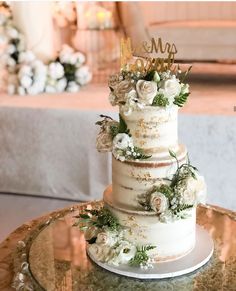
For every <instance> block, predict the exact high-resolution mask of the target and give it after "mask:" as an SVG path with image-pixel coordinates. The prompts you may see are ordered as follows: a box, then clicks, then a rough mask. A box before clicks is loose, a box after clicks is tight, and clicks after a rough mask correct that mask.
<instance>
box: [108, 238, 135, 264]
mask: <svg viewBox="0 0 236 291" xmlns="http://www.w3.org/2000/svg"><path fill="white" fill-rule="evenodd" d="M136 251H137V249H136V246H134V245H132V244H131V243H130V242H128V241H123V242H122V243H121V244H120V245H119V246H118V248H117V249H116V254H117V256H116V257H115V258H114V259H113V260H112V261H111V262H112V264H114V265H119V264H127V263H129V261H130V260H131V259H132V258H133V257H134V256H135V254H136Z"/></svg>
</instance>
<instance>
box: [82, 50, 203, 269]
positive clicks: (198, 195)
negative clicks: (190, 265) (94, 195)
mask: <svg viewBox="0 0 236 291" xmlns="http://www.w3.org/2000/svg"><path fill="white" fill-rule="evenodd" d="M157 48H158V47H157ZM170 55H172V56H173V50H172V51H171V50H170ZM140 60H141V59H139V62H138V61H137V58H136V59H135V64H136V65H134V64H133V65H132V66H129V65H127V64H126V66H125V67H123V68H122V70H121V72H120V73H119V74H117V75H113V76H111V77H110V79H109V88H110V90H111V92H110V96H109V100H110V102H111V104H112V105H113V106H115V105H118V106H119V122H118V121H115V120H113V119H112V118H110V117H109V116H104V115H102V116H101V117H102V120H101V121H98V122H97V124H98V125H99V126H100V132H99V134H98V137H97V149H98V151H100V152H107V151H111V152H112V185H111V186H108V187H107V189H106V190H105V192H104V207H103V208H101V209H93V210H90V209H87V210H86V211H85V212H84V213H82V214H81V215H80V222H79V223H80V226H81V227H82V228H83V229H85V237H86V239H87V240H88V242H89V245H88V249H89V253H90V254H92V256H93V257H94V258H95V259H96V260H97V261H100V262H105V263H107V264H111V265H116V266H117V265H119V264H129V265H131V266H140V267H142V268H149V267H152V264H153V263H155V262H157V261H166V260H174V259H177V258H180V257H182V256H184V255H186V254H187V253H189V252H190V251H191V250H192V249H193V248H194V246H195V226H196V206H197V204H198V203H199V202H205V194H206V187H205V183H204V179H203V177H202V176H200V175H199V174H198V172H197V169H196V168H195V167H194V166H192V165H191V164H190V162H189V158H188V154H187V149H186V147H185V146H184V145H183V144H180V143H179V140H178V108H179V107H182V106H183V105H184V103H185V102H186V100H187V98H188V96H189V94H190V92H189V85H188V84H186V83H185V78H186V76H187V73H188V71H187V72H181V70H180V69H179V68H176V69H175V70H174V69H173V62H169V63H168V62H167V63H168V65H167V66H166V65H165V64H166V62H162V63H160V58H159V62H158V63H155V62H153V60H154V58H152V61H151V64H152V65H151V66H149V68H148V69H147V68H146V67H145V68H143V67H140V65H139V64H140ZM145 60H146V61H147V60H148V58H147V57H146V58H145Z"/></svg>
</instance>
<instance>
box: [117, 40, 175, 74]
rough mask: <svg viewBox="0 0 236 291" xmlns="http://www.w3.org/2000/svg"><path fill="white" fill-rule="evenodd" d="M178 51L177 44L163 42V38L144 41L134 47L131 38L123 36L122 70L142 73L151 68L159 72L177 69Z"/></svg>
mask: <svg viewBox="0 0 236 291" xmlns="http://www.w3.org/2000/svg"><path fill="white" fill-rule="evenodd" d="M176 53H177V49H176V46H175V44H174V43H172V44H170V43H169V42H166V43H165V44H163V42H162V39H161V38H157V39H155V38H151V40H150V41H142V42H141V44H140V45H138V46H137V47H132V43H131V38H127V39H124V38H122V39H121V47H120V54H121V56H120V60H121V70H125V71H130V72H141V73H146V72H149V71H151V70H155V71H158V72H164V71H167V70H170V71H175V70H176V66H174V60H175V55H176ZM163 55H164V57H163Z"/></svg>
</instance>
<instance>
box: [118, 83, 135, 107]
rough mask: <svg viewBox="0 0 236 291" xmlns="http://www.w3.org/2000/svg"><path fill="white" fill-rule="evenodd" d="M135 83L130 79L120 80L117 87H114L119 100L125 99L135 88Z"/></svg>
mask: <svg viewBox="0 0 236 291" xmlns="http://www.w3.org/2000/svg"><path fill="white" fill-rule="evenodd" d="M133 88H134V87H133V84H132V83H131V81H130V80H123V81H121V82H119V83H118V84H117V85H116V87H115V89H114V94H115V95H116V97H117V101H118V102H122V101H125V99H126V97H127V94H128V93H129V92H130V91H131V90H132V89H133Z"/></svg>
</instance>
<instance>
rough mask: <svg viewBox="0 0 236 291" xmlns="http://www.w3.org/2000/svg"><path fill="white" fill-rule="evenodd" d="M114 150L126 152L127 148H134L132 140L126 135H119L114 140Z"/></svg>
mask: <svg viewBox="0 0 236 291" xmlns="http://www.w3.org/2000/svg"><path fill="white" fill-rule="evenodd" d="M113 146H114V148H117V149H121V150H124V149H126V148H127V147H132V146H133V142H132V138H131V137H130V136H129V135H128V134H126V133H118V134H117V135H116V136H115V137H114V139H113Z"/></svg>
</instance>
